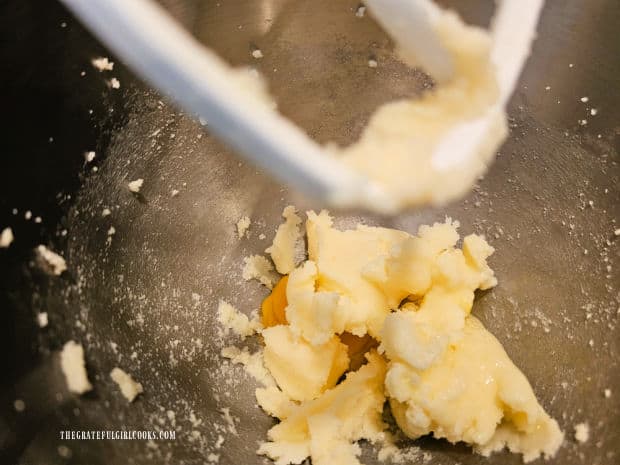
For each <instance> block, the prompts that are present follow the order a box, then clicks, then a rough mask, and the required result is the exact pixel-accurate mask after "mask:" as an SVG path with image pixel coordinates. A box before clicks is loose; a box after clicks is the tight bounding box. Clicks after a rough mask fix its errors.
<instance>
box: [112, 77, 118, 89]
mask: <svg viewBox="0 0 620 465" xmlns="http://www.w3.org/2000/svg"><path fill="white" fill-rule="evenodd" d="M110 87H111V88H112V89H120V88H121V81H119V80H118V79H116V78H112V79H110Z"/></svg>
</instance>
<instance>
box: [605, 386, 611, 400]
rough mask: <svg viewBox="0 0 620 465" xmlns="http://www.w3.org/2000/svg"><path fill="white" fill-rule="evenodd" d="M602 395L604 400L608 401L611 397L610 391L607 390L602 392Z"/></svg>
mask: <svg viewBox="0 0 620 465" xmlns="http://www.w3.org/2000/svg"><path fill="white" fill-rule="evenodd" d="M603 395H604V396H605V399H609V398H610V397H611V389H609V388H607V389H605V390H604V391H603Z"/></svg>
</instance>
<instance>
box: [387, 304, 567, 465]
mask: <svg viewBox="0 0 620 465" xmlns="http://www.w3.org/2000/svg"><path fill="white" fill-rule="evenodd" d="M404 315H415V312H409V311H405V312H402V311H401V312H396V313H394V314H392V315H390V317H388V320H397V322H396V321H395V322H393V323H395V324H388V322H386V328H384V330H385V331H386V334H384V338H383V344H386V342H387V341H388V340H390V343H392V344H394V343H395V342H397V341H401V342H402V338H403V337H405V336H406V335H407V334H408V331H409V330H410V329H411V326H405V325H400V321H399V320H401V319H402V316H404ZM461 320H462V319H461ZM390 323H392V321H391V322H390ZM461 326H462V329H461V331H460V332H459V336H458V337H457V338H456V340H454V339H452V341H451V342H448V340H449V339H450V336H445V339H444V340H445V341H446V342H447V343H446V344H445V350H444V351H443V353H442V354H441V355H440V356H439V357H437V358H436V359H435V360H434V362H433V363H431V364H430V365H428V364H426V365H424V366H420V365H421V364H420V363H417V362H418V360H413V361H412V360H410V359H409V360H408V359H406V358H405V357H402V356H401V354H402V353H406V351H403V352H402V353H397V354H396V357H395V358H394V359H392V361H391V362H390V363H389V365H388V371H387V375H386V378H385V387H386V395H387V396H388V397H389V398H390V406H391V408H392V413H393V415H394V417H395V418H396V422H397V423H398V425H399V426H400V428H401V429H402V430H403V431H404V432H405V433H406V434H407V435H408V436H410V437H412V438H417V437H419V436H423V435H426V434H429V433H433V435H434V436H435V437H438V438H446V439H447V440H448V441H450V442H457V441H465V442H467V443H469V444H472V445H473V446H474V447H475V448H476V449H477V450H478V451H479V452H481V453H482V454H483V455H488V454H489V453H490V452H492V451H495V450H500V449H503V448H504V447H505V446H507V447H508V448H509V449H510V450H511V451H512V452H518V453H522V454H523V459H524V461H525V462H528V461H530V460H534V459H536V458H538V457H539V455H541V454H544V455H545V456H552V455H553V454H554V453H555V451H556V450H557V449H558V447H559V446H560V444H561V443H562V440H563V435H562V433H561V431H560V428H559V427H558V424H557V422H556V421H555V420H553V419H552V418H550V417H549V415H547V413H545V411H544V409H543V408H542V407H541V406H540V404H539V403H538V401H537V400H536V396H535V395H534V392H533V391H532V388H531V386H530V384H529V383H528V381H527V379H526V378H525V376H524V375H523V374H522V373H521V372H520V371H519V369H518V368H517V367H516V366H515V365H514V364H513V363H512V362H511V360H510V358H509V357H508V355H507V354H506V352H505V351H504V349H503V347H502V346H501V344H500V343H499V342H498V341H497V339H495V338H494V337H493V335H492V334H491V333H489V332H488V331H487V330H486V329H485V328H484V327H483V326H482V324H481V323H480V322H479V321H478V320H477V319H476V318H475V317H473V316H469V317H467V318H466V319H464V324H461ZM448 332H452V334H454V332H453V329H450V330H448ZM442 333H443V331H441V329H439V330H438V331H436V334H442ZM392 339H393V340H392ZM412 362H413V364H412ZM414 364H417V365H418V366H415V365H414Z"/></svg>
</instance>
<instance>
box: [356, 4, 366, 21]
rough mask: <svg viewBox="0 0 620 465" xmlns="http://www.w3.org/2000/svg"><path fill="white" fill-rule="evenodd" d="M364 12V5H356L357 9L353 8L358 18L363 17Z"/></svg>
mask: <svg viewBox="0 0 620 465" xmlns="http://www.w3.org/2000/svg"><path fill="white" fill-rule="evenodd" d="M365 14H366V7H365V6H364V5H360V6H358V7H357V10H355V16H357V17H358V18H363V17H364V15H365Z"/></svg>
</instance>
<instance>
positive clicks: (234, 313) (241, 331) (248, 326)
mask: <svg viewBox="0 0 620 465" xmlns="http://www.w3.org/2000/svg"><path fill="white" fill-rule="evenodd" d="M217 319H218V321H219V323H220V324H221V325H222V326H223V327H224V330H225V332H226V334H228V332H229V331H232V332H233V333H235V334H236V335H237V336H241V337H244V338H245V337H247V336H251V335H252V334H254V333H256V332H257V331H259V330H260V329H261V327H262V326H261V324H260V322H259V321H258V317H257V316H255V317H254V318H252V319H251V320H250V319H249V318H248V317H247V315H245V314H243V313H241V312H240V311H239V310H237V309H236V308H235V307H233V306H232V305H231V304H229V303H228V302H225V301H224V300H220V303H219V305H218V307H217Z"/></svg>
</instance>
